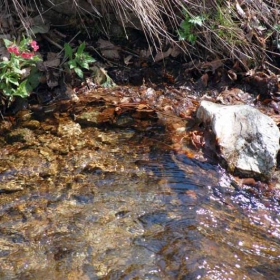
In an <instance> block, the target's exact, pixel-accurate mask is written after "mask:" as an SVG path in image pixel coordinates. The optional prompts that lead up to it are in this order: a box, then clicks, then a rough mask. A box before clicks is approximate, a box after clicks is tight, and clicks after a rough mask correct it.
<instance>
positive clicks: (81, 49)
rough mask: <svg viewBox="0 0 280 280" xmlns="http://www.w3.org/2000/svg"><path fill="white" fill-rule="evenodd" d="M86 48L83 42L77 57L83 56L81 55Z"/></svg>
mask: <svg viewBox="0 0 280 280" xmlns="http://www.w3.org/2000/svg"><path fill="white" fill-rule="evenodd" d="M85 47H86V43H85V42H83V43H82V44H81V45H80V46H79V47H78V50H77V53H76V55H77V56H79V55H81V54H82V53H83V51H84V49H85Z"/></svg>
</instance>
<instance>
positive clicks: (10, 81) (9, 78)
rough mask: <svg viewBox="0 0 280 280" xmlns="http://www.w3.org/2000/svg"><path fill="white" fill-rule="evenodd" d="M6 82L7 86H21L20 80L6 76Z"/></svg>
mask: <svg viewBox="0 0 280 280" xmlns="http://www.w3.org/2000/svg"><path fill="white" fill-rule="evenodd" d="M5 80H6V84H9V83H11V84H14V85H16V86H18V85H19V83H18V79H16V78H14V77H11V76H6V79H5Z"/></svg>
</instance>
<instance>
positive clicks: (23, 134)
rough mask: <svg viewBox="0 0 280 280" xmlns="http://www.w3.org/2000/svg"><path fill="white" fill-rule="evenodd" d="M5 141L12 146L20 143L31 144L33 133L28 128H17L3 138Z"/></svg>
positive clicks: (33, 138)
mask: <svg viewBox="0 0 280 280" xmlns="http://www.w3.org/2000/svg"><path fill="white" fill-rule="evenodd" d="M5 140H6V141H7V142H8V143H9V144H12V143H14V142H22V143H28V144H33V143H34V141H35V137H34V133H33V132H32V131H31V130H30V129H28V128H17V129H15V130H13V131H11V132H10V133H8V134H7V135H6V137H5Z"/></svg>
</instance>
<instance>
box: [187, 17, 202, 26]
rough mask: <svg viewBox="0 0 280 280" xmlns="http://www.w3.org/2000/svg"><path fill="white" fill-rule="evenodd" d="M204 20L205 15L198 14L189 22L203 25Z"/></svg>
mask: <svg viewBox="0 0 280 280" xmlns="http://www.w3.org/2000/svg"><path fill="white" fill-rule="evenodd" d="M203 21H204V17H202V16H196V17H193V18H191V19H190V20H189V22H190V23H192V24H193V25H199V26H202V24H203Z"/></svg>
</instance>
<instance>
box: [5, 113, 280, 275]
mask: <svg viewBox="0 0 280 280" xmlns="http://www.w3.org/2000/svg"><path fill="white" fill-rule="evenodd" d="M166 137H167V136H166V131H165V129H164V128H163V127H161V126H158V125H156V124H155V125H150V126H148V127H147V128H145V129H143V130H136V129H135V128H133V127H123V128H120V127H103V128H97V127H94V126H89V125H87V126H83V125H80V124H78V123H77V122H75V121H74V120H73V119H72V118H70V117H69V116H63V114H62V115H60V116H56V117H55V118H53V117H45V118H44V119H40V118H37V119H36V118H34V119H33V118H31V119H28V120H27V121H25V122H24V123H23V124H21V125H20V126H18V127H17V128H16V129H14V130H13V131H12V132H9V133H1V137H0V138H1V139H0V145H1V152H0V157H1V162H0V171H1V173H0V279H2V280H6V279H7V280H12V279H44V280H52V279H55V280H60V279H61V280H64V279H69V280H70V279H73V280H74V279H82V280H95V279H104V280H105V279H112V280H113V279H139V280H144V279H153V280H156V279H223V280H226V279H234V280H238V279H242V280H243V279H244V280H245V279H254V280H256V279H270V280H273V279H275V280H276V279H279V278H280V218H279V213H280V206H279V202H278V201H277V200H276V199H275V200H274V199H273V197H272V198H267V197H264V196H261V195H260V196H258V197H256V196H254V195H252V194H250V193H248V192H246V190H242V189H240V190H237V189H235V188H234V187H233V186H232V185H231V182H230V179H229V176H228V175H227V174H226V173H225V171H224V170H223V169H222V168H221V167H219V166H215V165H211V164H210V163H207V162H202V161H199V160H197V159H194V158H190V157H187V156H186V155H185V154H184V153H177V152H175V151H173V150H172V149H170V148H169V147H168V145H166V144H163V139H165V138H166Z"/></svg>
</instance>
